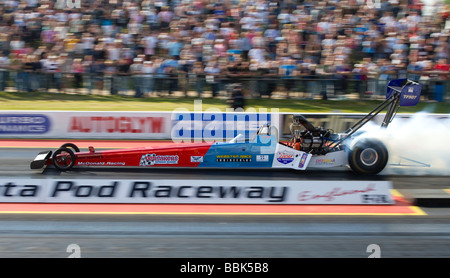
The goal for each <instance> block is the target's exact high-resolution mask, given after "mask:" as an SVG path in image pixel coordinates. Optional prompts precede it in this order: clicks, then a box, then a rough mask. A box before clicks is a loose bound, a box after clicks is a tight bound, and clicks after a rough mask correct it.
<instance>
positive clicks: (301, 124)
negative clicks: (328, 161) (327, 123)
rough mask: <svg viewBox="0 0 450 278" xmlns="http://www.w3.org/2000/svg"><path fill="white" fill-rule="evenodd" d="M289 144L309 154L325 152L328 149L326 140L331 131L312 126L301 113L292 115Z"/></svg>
mask: <svg viewBox="0 0 450 278" xmlns="http://www.w3.org/2000/svg"><path fill="white" fill-rule="evenodd" d="M290 128H291V135H292V138H291V141H290V144H291V145H292V147H294V148H295V149H297V150H300V151H303V152H306V153H311V154H326V153H327V152H328V151H329V148H328V144H327V142H328V140H329V139H330V137H331V135H332V131H331V130H328V129H324V128H321V127H314V126H313V125H312V124H311V123H310V122H309V121H308V120H307V119H306V118H305V117H303V116H302V115H294V118H293V120H292V123H291V126H290Z"/></svg>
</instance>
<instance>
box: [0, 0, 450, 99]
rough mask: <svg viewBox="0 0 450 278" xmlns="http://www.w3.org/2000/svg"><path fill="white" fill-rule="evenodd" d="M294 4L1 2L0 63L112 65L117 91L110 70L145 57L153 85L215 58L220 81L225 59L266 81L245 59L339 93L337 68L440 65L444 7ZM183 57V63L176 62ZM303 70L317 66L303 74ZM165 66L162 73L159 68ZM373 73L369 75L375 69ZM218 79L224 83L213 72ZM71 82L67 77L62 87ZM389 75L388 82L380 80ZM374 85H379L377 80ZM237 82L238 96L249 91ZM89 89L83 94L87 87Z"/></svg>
mask: <svg viewBox="0 0 450 278" xmlns="http://www.w3.org/2000/svg"><path fill="white" fill-rule="evenodd" d="M294 2H295V3H294ZM294 2H292V1H284V2H283V1H268V0H258V1H254V2H248V1H220V2H218V3H215V2H213V1H210V0H206V1H200V0H183V1H165V0H163V1H156V2H154V1H147V0H145V1H142V0H137V1H131V2H130V1H115V0H113V1H106V2H105V1H103V2H101V3H98V2H95V1H87V2H83V3H82V5H83V7H82V8H81V9H74V10H70V11H68V10H61V9H57V8H55V5H53V4H54V3H52V2H51V1H48V0H42V1H35V0H30V1H28V2H26V3H22V4H21V3H20V2H19V1H6V2H4V3H0V10H1V11H2V16H1V17H0V51H3V53H4V55H6V56H7V55H9V54H10V53H12V54H13V56H11V57H10V59H11V63H10V64H11V66H13V67H14V66H19V65H20V64H21V63H22V61H21V58H22V57H23V56H18V55H42V54H43V52H45V53H51V54H50V55H51V56H57V57H60V55H61V54H64V55H65V56H62V57H67V58H66V59H65V63H64V64H60V65H58V66H56V67H59V70H60V71H61V72H64V71H65V70H66V69H70V66H72V61H74V59H81V60H82V61H81V62H82V64H83V65H85V66H84V69H85V70H87V66H86V64H85V63H84V62H86V60H87V64H90V65H91V66H89V67H91V68H90V70H89V71H92V70H94V68H95V67H94V66H92V65H97V64H98V65H103V66H104V63H103V61H106V60H110V61H113V63H114V64H113V65H111V62H108V68H110V69H112V68H121V69H122V70H121V71H120V76H119V77H117V78H116V79H117V80H116V81H117V82H116V83H117V86H119V84H121V85H120V86H121V87H123V84H124V83H127V82H122V81H125V80H126V79H128V77H126V78H121V77H123V76H126V75H124V74H123V73H124V72H123V69H124V68H123V66H122V65H119V64H121V63H119V61H121V60H122V59H125V60H126V61H127V63H128V64H130V63H131V61H133V59H135V58H137V57H140V56H139V55H142V54H144V55H150V56H151V57H152V61H153V62H154V63H153V64H154V65H155V67H154V68H155V70H156V72H155V74H156V75H157V76H155V78H160V77H163V75H164V77H167V76H166V75H168V74H169V72H168V71H173V72H172V73H170V74H173V75H174V78H176V77H181V76H184V75H180V74H179V71H180V70H181V71H182V72H183V74H185V73H191V74H192V67H193V64H194V61H198V62H202V63H204V64H206V65H207V66H208V65H209V62H210V61H216V62H217V61H218V60H217V58H224V57H227V58H228V59H229V62H230V64H229V65H228V66H227V68H228V69H231V71H230V70H228V72H229V73H231V72H232V71H233V68H235V67H234V64H233V62H234V60H239V59H241V60H240V62H239V63H240V66H239V68H240V69H239V74H238V75H239V77H241V78H242V77H243V76H251V74H252V73H254V74H261V70H260V69H264V72H265V73H264V74H263V75H266V74H267V69H268V67H267V66H264V67H259V66H258V70H256V71H250V69H249V67H248V66H247V65H248V64H249V63H250V61H251V60H256V61H257V62H256V64H258V65H266V63H267V64H273V62H277V63H279V62H280V61H284V60H286V59H292V60H293V64H294V65H295V66H296V68H297V65H299V67H300V68H299V70H301V71H302V74H303V75H302V76H304V77H305V76H307V75H309V74H310V71H309V70H310V69H313V68H314V72H315V75H314V76H316V77H317V78H318V79H319V78H322V79H323V78H328V79H329V81H327V82H322V85H324V86H326V84H328V85H329V86H331V85H333V81H332V80H335V79H332V78H331V77H338V78H339V80H340V81H339V82H337V83H336V85H339V84H340V85H341V86H337V88H338V89H339V88H341V87H342V86H344V87H345V85H346V84H347V82H346V81H345V80H344V79H341V78H340V77H342V76H344V75H343V74H342V72H341V71H340V70H339V69H340V68H341V66H342V65H345V67H346V71H345V72H352V71H353V70H354V69H356V72H358V71H359V70H360V69H361V67H360V66H359V65H365V62H364V58H370V59H371V62H370V63H371V64H374V65H376V64H377V63H378V61H379V60H380V59H387V63H388V64H390V65H389V67H392V66H393V68H395V69H398V70H400V74H404V68H405V66H406V69H407V70H408V73H407V74H408V76H411V75H413V77H415V78H416V79H418V77H420V76H422V78H424V77H425V76H424V72H423V71H424V69H425V66H426V65H428V64H429V63H430V62H432V63H436V62H437V61H439V60H440V59H448V58H449V55H448V54H449V49H448V43H449V37H448V28H446V24H445V22H446V20H447V12H446V11H447V9H446V6H444V5H443V4H439V5H436V6H435V7H434V12H431V13H424V10H425V9H422V10H421V7H420V6H419V5H416V4H412V5H408V3H407V2H408V1H387V2H383V3H382V7H381V9H377V8H376V7H374V8H370V7H369V6H368V5H358V3H359V4H361V3H362V2H364V1H360V0H358V1H319V2H314V1H297V2H296V1H294ZM413 2H415V1H413ZM428 10H429V9H428ZM432 11H433V10H432ZM447 25H448V24H447ZM447 27H448V26H447ZM185 48H186V49H188V51H190V53H191V56H192V57H191V58H192V59H191V58H189V59H188V60H186V59H185V58H181V56H182V54H181V52H182V51H183V49H185ZM46 55H47V54H46ZM238 56H240V58H237V57H238ZM414 56H416V57H414ZM425 56H426V58H421V57H425ZM89 57H92V58H89ZM0 58H1V57H0ZM89 59H91V60H89ZM178 59H179V63H180V65H178V66H174V65H173V64H172V62H173V61H174V60H175V61H178ZM421 59H422V60H421ZM42 60H43V61H42V62H43V63H42V64H43V65H44V64H45V66H44V68H43V72H44V73H46V74H47V75H45V77H48V80H46V79H45V78H43V81H44V83H42V84H43V85H45V86H44V87H47V86H48V85H49V83H54V85H55V87H57V88H58V87H62V84H67V83H66V82H62V79H61V77H60V75H61V74H60V73H59V74H57V73H55V72H49V67H48V61H49V60H50V59H47V58H44V57H43V56H42ZM191 60H192V61H191ZM187 61H189V62H187ZM220 61H222V60H220ZM305 61H308V62H307V63H308V64H311V65H317V66H308V67H305V66H303V63H304V62H305ZM310 61H312V62H310ZM424 61H425V62H424ZM24 62H25V61H24ZM44 62H45V63H44ZM167 62H169V64H171V66H167ZM25 63H27V62H25ZM77 63H78V62H77ZM339 63H342V65H340V64H339ZM383 63H384V62H383ZM252 64H253V63H252ZM256 64H254V65H256ZM356 65H358V66H356ZM29 66H30V65H27V67H29ZM278 66H279V67H280V65H278ZM202 67H203V66H202ZM372 67H373V68H374V69H376V66H373V65H372ZM100 68H101V67H100ZM209 68H211V67H209ZM219 68H220V67H219ZM269 68H271V67H269ZM366 68H367V67H366ZM380 68H381V67H380ZM16 69H17V68H16ZM199 69H200V66H198V67H197V70H199ZM235 69H236V68H235ZM334 69H336V71H335V70H334ZM367 69H368V68H367ZM430 69H431V70H433V67H431V68H430ZM103 70H104V69H103ZM299 70H297V71H296V72H297V73H298V72H299ZM111 72H112V71H109V72H108V73H107V75H108V76H109V75H110V74H111ZM220 72H221V73H222V74H223V71H222V70H221V71H220ZM356 72H355V73H356ZM370 72H376V70H374V71H370V70H369V69H368V75H367V77H368V78H369V79H368V82H369V83H368V84H369V87H371V86H372V85H370V84H371V82H372V79H371V78H372V77H373V74H370ZM394 72H395V70H394ZM99 73H100V74H103V73H105V72H99ZM116 73H117V74H119V71H118V72H116ZM11 74H12V75H14V73H11ZM73 74H75V75H76V73H73ZM73 74H72V73H70V71H69V72H68V76H69V77H71V78H72V77H74V75H73ZM128 74H129V72H128ZM231 74H233V73H231ZM327 74H330V75H327ZM334 74H338V75H337V76H334ZM397 75H398V74H397V73H395V74H392V75H388V78H395V77H396V76H397ZM414 75H415V76H414ZM76 76H78V75H76ZM444 76H445V75H444ZM64 77H65V76H64ZM295 77H299V76H298V75H295V76H294V77H292V78H291V79H292V80H291V81H294V79H295ZM437 77H438V75H436V74H432V75H430V76H429V78H431V79H433V78H437ZM58 78H59V79H58ZM108 78H109V77H108ZM111 78H112V75H111ZM181 78H183V77H181ZM233 78H236V76H235V77H233ZM374 78H376V81H377V82H378V81H379V80H378V78H379V76H378V75H377V76H376V77H374ZM445 78H447V77H445ZM75 79H78V77H76V78H75ZM12 80H13V81H14V78H12ZM21 80H24V76H22V73H18V74H17V81H18V82H19V81H21ZM189 80H191V78H189ZM47 81H48V82H47ZM86 81H87V80H86ZM119 81H120V82H119ZM230 81H232V80H230ZM283 81H286V82H285V83H286V84H288V86H290V85H289V83H292V82H291V81H287V79H286V78H284V79H283ZM245 82H246V81H244V84H243V88H244V90H245V89H246V88H247V87H248V86H246V84H245ZM0 83H1V82H0ZM3 83H4V82H3ZM75 83H76V84H78V83H77V82H75ZM88 83H89V84H91V85H89V88H88V91H89V92H91V91H92V82H88ZM372 83H373V82H372ZM24 84H25V83H23V82H22V83H20V84H17V85H24ZM160 84H165V85H177V83H176V82H175V83H170V84H167V83H165V82H163V83H161V82H156V83H155V86H156V85H158V86H159V85H160ZM286 84H285V85H286ZM310 84H311V83H310ZM160 87H161V86H160ZM117 89H120V90H122V91H123V90H124V89H123V88H117ZM155 89H156V90H158V89H163V88H156V87H155ZM173 89H175V88H173ZM368 90H369V91H371V90H372V89H368ZM269 91H270V90H269Z"/></svg>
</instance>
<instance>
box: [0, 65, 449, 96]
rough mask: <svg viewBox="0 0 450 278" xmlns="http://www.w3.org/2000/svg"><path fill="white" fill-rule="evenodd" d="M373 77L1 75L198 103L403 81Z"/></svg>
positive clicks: (1, 76) (14, 81)
mask: <svg viewBox="0 0 450 278" xmlns="http://www.w3.org/2000/svg"><path fill="white" fill-rule="evenodd" d="M448 75H449V73H446V72H439V73H438V72H423V73H422V76H421V77H420V79H419V82H420V83H421V84H422V85H423V90H422V96H423V97H424V98H425V99H426V100H435V101H439V102H442V101H448V100H449V99H450V93H449V91H450V81H449V78H448ZM386 77H387V75H380V76H378V77H367V76H363V75H358V74H345V75H341V74H330V75H300V76H281V75H259V74H255V73H252V72H250V73H243V74H240V75H229V74H222V75H208V74H190V73H185V72H181V73H175V74H154V75H149V74H148V75H146V74H129V73H127V74H112V73H106V72H105V73H71V72H54V73H44V72H34V71H6V70H3V71H0V91H5V90H6V91H13V92H26V91H44V92H45V91H57V92H75V93H76V92H79V93H86V94H91V93H95V94H112V95H114V94H129V95H133V96H136V97H143V96H146V95H148V94H150V95H174V96H196V97H205V98H206V97H216V96H226V97H229V96H230V94H229V92H230V89H229V85H230V84H233V83H241V84H243V90H244V94H245V97H246V98H260V97H275V96H278V97H282V98H289V97H295V98H300V99H301V98H304V99H313V98H317V99H327V98H338V99H339V98H346V97H347V96H349V95H350V94H351V95H352V97H353V98H357V99H361V100H364V99H372V98H378V97H379V98H382V97H384V93H385V88H386V84H387V82H388V81H389V80H391V79H395V78H401V77H402V76H400V75H399V74H390V75H389V76H388V78H386ZM403 77H405V76H403Z"/></svg>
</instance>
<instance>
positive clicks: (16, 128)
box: [0, 111, 171, 139]
mask: <svg viewBox="0 0 450 278" xmlns="http://www.w3.org/2000/svg"><path fill="white" fill-rule="evenodd" d="M170 126H171V123H170V113H162V112H77V111H37V112H25V111H15V112H0V138H75V139H167V138H169V137H170Z"/></svg>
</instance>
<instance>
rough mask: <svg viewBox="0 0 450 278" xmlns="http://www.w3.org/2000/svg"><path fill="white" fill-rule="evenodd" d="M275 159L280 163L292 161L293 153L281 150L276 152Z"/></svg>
mask: <svg viewBox="0 0 450 278" xmlns="http://www.w3.org/2000/svg"><path fill="white" fill-rule="evenodd" d="M277 160H278V162H280V163H283V164H288V163H291V162H292V161H294V153H293V152H290V151H283V152H278V153H277Z"/></svg>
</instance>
